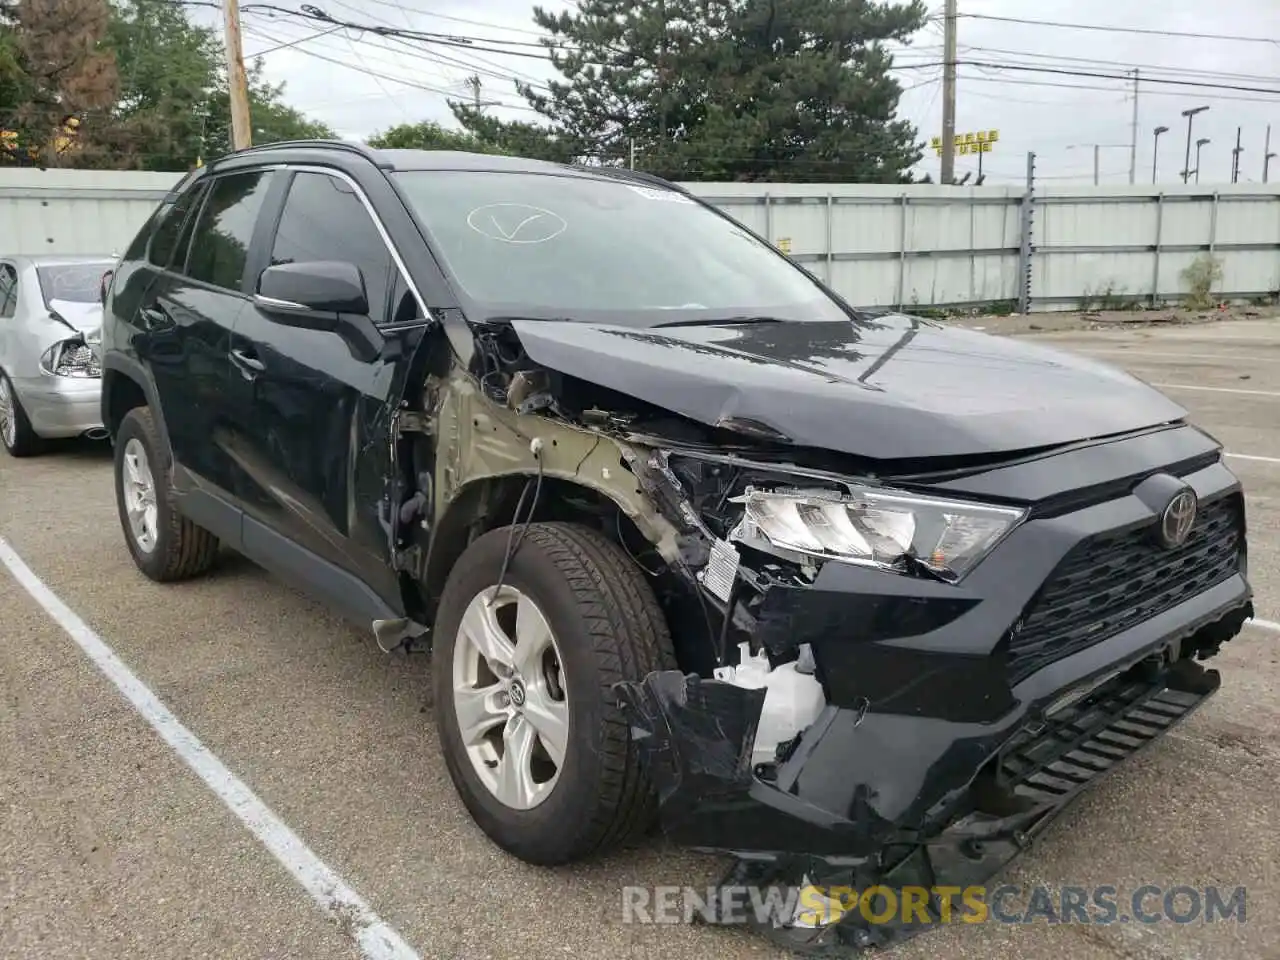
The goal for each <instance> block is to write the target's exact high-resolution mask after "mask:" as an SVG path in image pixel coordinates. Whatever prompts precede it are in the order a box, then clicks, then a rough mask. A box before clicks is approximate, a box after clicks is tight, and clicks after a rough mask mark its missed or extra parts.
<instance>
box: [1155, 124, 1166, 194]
mask: <svg viewBox="0 0 1280 960" xmlns="http://www.w3.org/2000/svg"><path fill="white" fill-rule="evenodd" d="M1168 132H1169V128H1168V127H1156V130H1155V134H1156V135H1155V139H1154V140H1153V141H1152V144H1151V182H1152V183H1155V182H1156V158H1157V157H1158V156H1159V154H1160V134H1162V133H1168Z"/></svg>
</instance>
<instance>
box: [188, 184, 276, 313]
mask: <svg viewBox="0 0 1280 960" xmlns="http://www.w3.org/2000/svg"><path fill="white" fill-rule="evenodd" d="M270 183H271V174H270V173H269V172H268V171H254V172H252V173H234V174H230V175H229V176H225V177H219V178H218V179H216V180H215V181H213V185H212V187H211V188H210V191H209V199H208V201H206V203H205V205H204V208H203V209H202V210H201V211H200V220H199V221H198V222H197V223H196V227H195V232H194V233H193V234H192V237H191V253H190V254H189V256H188V257H187V269H186V274H187V276H189V277H190V278H191V279H192V280H202V281H204V282H205V283H212V284H214V285H215V286H219V287H224V288H226V289H228V290H239V289H240V288H241V285H242V283H243V281H244V269H245V264H246V262H247V261H248V259H249V243H250V241H252V240H253V230H254V227H255V226H256V225H257V222H258V213H259V212H260V211H261V210H262V203H263V201H264V200H265V199H266V196H267V190H268V188H269V186H270Z"/></svg>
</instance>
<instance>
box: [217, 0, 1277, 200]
mask: <svg viewBox="0 0 1280 960" xmlns="http://www.w3.org/2000/svg"><path fill="white" fill-rule="evenodd" d="M274 2H275V3H276V4H277V5H279V6H281V7H287V8H289V9H297V8H298V7H299V6H300V3H299V2H298V0H274ZM242 3H245V4H250V3H251V0H242ZM314 6H316V7H318V8H319V9H321V10H323V11H325V12H326V13H327V14H329V15H330V16H332V17H334V18H336V19H346V20H351V21H356V22H360V23H371V24H380V25H385V26H390V27H397V28H404V29H414V30H420V31H428V32H432V33H439V34H447V35H451V36H455V37H462V38H470V39H471V40H472V41H473V45H474V46H482V47H483V46H488V47H490V48H492V47H494V46H495V45H494V44H493V42H492V41H495V40H497V41H505V42H506V43H504V44H502V45H501V46H502V47H503V48H504V49H508V50H511V51H512V52H513V54H515V53H519V54H525V55H522V56H520V55H505V54H502V53H495V52H492V49H490V50H485V51H483V52H481V51H476V50H471V49H466V48H462V47H458V46H438V45H431V44H425V43H417V42H412V41H403V40H400V41H397V40H392V39H388V38H383V37H377V36H373V35H370V34H367V33H366V34H361V33H358V32H353V31H339V32H335V33H330V34H328V35H326V36H322V37H318V38H315V39H308V40H305V41H303V42H301V43H298V44H297V45H295V46H292V47H288V48H284V49H277V50H274V51H272V52H268V53H267V54H266V55H265V58H264V62H265V64H266V69H267V74H268V76H269V77H271V78H272V79H273V80H277V81H285V82H286V83H287V85H288V86H287V91H286V97H287V99H288V101H289V102H290V103H291V104H292V105H294V106H296V107H298V108H299V109H301V110H303V111H305V112H306V113H308V114H310V115H312V116H314V117H317V118H319V119H321V120H324V121H325V122H327V123H328V124H330V125H331V126H332V127H333V128H334V129H336V130H337V131H338V132H339V133H340V134H341V135H343V136H344V137H349V138H354V139H360V138H363V137H365V136H367V135H368V134H370V133H372V132H374V131H377V130H381V129H385V128H386V127H389V126H392V125H394V124H398V123H405V122H416V121H419V120H426V119H430V120H437V121H440V122H442V123H445V124H449V125H452V116H451V114H450V113H449V110H448V107H447V106H446V102H445V101H446V98H447V97H449V96H452V97H454V98H469V97H470V96H471V88H470V87H469V86H468V85H467V82H466V81H467V78H468V76H470V75H471V74H472V73H473V72H476V71H482V72H481V80H482V81H483V86H482V88H481V96H482V98H483V99H484V100H485V101H496V102H498V103H499V104H505V105H507V106H498V105H495V106H490V107H488V108H487V109H489V110H492V111H494V112H495V113H496V114H497V115H500V116H503V117H507V118H512V119H515V118H523V119H529V118H533V117H534V116H535V115H534V114H532V113H530V112H529V111H528V108H527V107H526V108H524V109H520V105H521V104H522V103H523V101H522V100H521V98H520V97H519V96H518V95H517V94H516V93H515V91H514V88H513V84H512V80H511V78H512V77H514V76H520V77H522V78H524V79H531V80H539V79H541V80H545V79H546V78H547V77H548V76H554V73H553V71H551V68H550V64H548V63H546V61H544V60H541V59H539V56H538V54H539V50H538V48H537V47H536V46H533V44H535V43H536V40H537V36H538V34H537V28H536V27H535V25H534V24H533V21H532V17H531V10H532V3H530V2H529V0H483V2H474V0H473V2H470V3H468V2H466V0H315V2H314ZM544 6H546V7H548V8H549V9H553V10H554V9H560V8H565V7H571V6H572V4H571V3H569V2H567V0H545V2H544ZM941 7H942V0H931V9H936V10H937V11H940V10H941ZM960 12H961V15H962V16H961V19H960V21H959V44H960V47H959V59H960V61H961V63H962V64H963V63H964V61H966V60H969V61H979V62H981V63H986V64H990V63H996V62H1003V63H1006V64H1008V63H1010V62H1017V63H1019V64H1023V65H1037V66H1044V67H1047V68H1051V69H1054V70H1066V71H1077V72H1083V73H1105V74H1111V75H1114V74H1117V73H1123V72H1125V71H1130V70H1132V69H1133V68H1134V67H1138V68H1139V69H1140V71H1141V74H1142V75H1143V77H1144V79H1143V80H1142V82H1141V83H1140V86H1139V100H1138V108H1139V110H1138V138H1137V139H1138V155H1137V180H1138V182H1140V183H1147V182H1150V180H1151V165H1152V139H1153V138H1152V131H1153V128H1154V127H1156V126H1157V125H1163V126H1167V127H1169V128H1170V132H1169V133H1168V134H1165V135H1164V136H1162V137H1161V138H1160V152H1159V157H1158V159H1159V170H1160V179H1162V180H1173V179H1175V178H1177V177H1178V176H1179V172H1180V171H1181V170H1182V167H1183V156H1184V149H1185V145H1186V120H1185V119H1184V118H1183V117H1182V116H1181V112H1182V111H1183V110H1184V109H1187V108H1189V107H1198V106H1202V105H1208V106H1209V107H1210V109H1209V110H1208V111H1207V112H1206V113H1202V114H1200V115H1199V116H1197V117H1196V118H1195V121H1194V123H1195V126H1194V130H1193V140H1194V139H1200V138H1201V137H1208V138H1209V139H1210V140H1211V143H1210V144H1208V145H1207V146H1205V147H1204V150H1203V153H1202V163H1201V182H1211V181H1217V182H1228V181H1229V180H1230V173H1231V148H1232V147H1234V146H1235V138H1236V127H1237V126H1239V127H1242V128H1243V132H1242V140H1241V143H1242V146H1243V148H1244V152H1243V154H1242V155H1241V180H1242V181H1260V180H1261V175H1262V158H1263V153H1264V151H1263V141H1264V135H1265V130H1266V126H1267V124H1268V123H1271V124H1273V131H1272V150H1274V151H1276V152H1280V0H1207V2H1206V0H1162V2H1160V3H1151V2H1149V0H1147V2H1143V0H1036V2H1035V3H1027V2H1026V0H960ZM201 13H212V11H201ZM965 14H982V15H987V16H998V17H1015V18H1033V19H1036V20H1056V21H1063V22H1067V23H1089V24H1096V25H1100V26H1110V27H1133V28H1141V29H1147V30H1163V31H1175V32H1185V33H1199V34H1228V35H1234V36H1238V37H1248V38H1258V39H1260V40H1270V41H1271V42H1246V41H1242V40H1234V41H1228V40H1213V39H1188V38H1181V37H1179V38H1173V37H1163V36H1154V35H1141V34H1131V33H1119V32H1104V31H1084V30H1071V29H1059V28H1051V27H1047V26H1031V25H1024V24H1017V23H1007V22H999V21H992V20H982V19H975V18H971V17H966V16H964V15H965ZM214 16H215V17H216V14H215V15H214ZM201 19H206V20H207V19H209V18H207V17H201ZM323 29H324V27H323V25H322V24H317V23H313V22H307V21H304V20H300V19H298V18H291V17H286V16H282V15H279V14H275V15H268V14H267V13H266V12H264V11H262V10H253V9H252V8H251V7H250V9H247V10H246V11H245V13H244V48H245V53H246V55H247V56H250V57H251V56H253V55H254V54H257V53H258V52H260V51H270V50H271V48H273V47H277V46H279V45H280V44H283V43H288V42H293V41H298V40H300V39H302V38H307V37H311V36H313V35H314V34H316V33H318V32H319V31H321V30H323ZM486 41H488V42H486ZM521 44H528V46H521ZM941 58H942V24H941V23H940V22H933V23H930V24H929V25H928V26H927V27H926V28H925V30H924V31H922V32H921V33H920V34H918V35H917V36H916V37H915V38H913V41H912V43H911V45H910V47H909V48H907V49H906V50H904V51H903V52H902V53H901V54H900V55H899V56H898V63H899V64H900V65H901V67H902V69H901V70H900V72H899V73H898V76H899V77H900V79H901V81H902V84H903V86H904V87H905V88H908V89H907V91H906V93H905V94H904V96H903V99H902V104H901V114H902V115H903V116H905V117H907V118H909V119H910V120H911V121H912V122H913V123H914V124H916V126H917V127H918V128H919V131H920V136H921V138H922V139H924V140H925V141H926V142H927V141H928V139H929V138H931V137H933V136H935V135H937V134H938V133H939V132H940V128H941V122H942V90H941V88H942V83H941V76H942V69H941V67H940V66H938V61H940V60H941ZM361 71H364V72H361ZM371 74H380V75H381V76H373V75H371ZM959 77H960V79H959V83H958V87H957V90H958V94H957V120H956V129H957V131H959V132H965V131H976V130H989V129H998V130H999V131H1000V139H999V142H998V144H997V146H996V147H995V150H994V152H992V153H988V154H986V155H985V157H984V159H983V164H984V169H985V170H986V172H987V174H988V182H993V183H994V182H1015V181H1020V180H1021V179H1022V177H1023V175H1024V170H1025V165H1026V153H1027V151H1028V150H1035V151H1036V153H1037V172H1038V174H1039V175H1040V176H1042V177H1045V178H1054V179H1055V181H1057V182H1061V183H1064V184H1068V183H1073V182H1074V183H1088V182H1090V181H1091V180H1092V177H1093V147H1092V145H1093V144H1095V143H1097V144H1103V145H1104V147H1103V149H1101V151H1100V153H1099V157H1100V170H1101V180H1102V182H1103V183H1116V184H1119V183H1125V182H1127V181H1128V178H1129V150H1128V145H1129V143H1130V140H1131V130H1132V120H1133V97H1132V83H1124V82H1122V81H1118V80H1112V79H1102V78H1097V77H1090V76H1075V75H1070V74H1061V73H1059V74H1055V73H1033V72H1027V71H1023V70H1019V71H1009V70H998V69H994V68H992V67H989V66H976V65H962V66H961V67H960V70H959ZM1161 79H1162V80H1178V81H1181V82H1182V83H1189V82H1192V81H1194V82H1200V83H1206V84H1213V85H1217V86H1218V87H1223V86H1225V87H1245V88H1253V90H1234V89H1219V88H1214V87H1204V88H1201V87H1194V86H1183V85H1174V84H1162V83H1159V82H1156V81H1158V80H1161ZM1258 90H1275V91H1277V92H1276V93H1274V94H1270V95H1268V94H1267V93H1263V92H1257V91H1258ZM1192 153H1193V158H1192V166H1193V168H1194V165H1195V160H1194V147H1193V148H1192ZM956 164H957V170H958V171H959V172H961V173H963V172H964V171H966V170H969V169H971V168H973V169H976V166H977V158H976V157H970V156H960V157H957V158H956ZM921 169H922V170H927V171H931V172H933V174H934V175H935V177H936V175H937V170H938V160H937V158H936V156H935V155H934V154H933V152H932V150H930V149H927V148H926V155H925V160H924V161H923V162H922V164H921ZM1271 169H1272V180H1273V181H1274V180H1278V179H1280V158H1277V160H1273V161H1272V165H1271Z"/></svg>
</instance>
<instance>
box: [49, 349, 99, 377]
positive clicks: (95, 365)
mask: <svg viewBox="0 0 1280 960" xmlns="http://www.w3.org/2000/svg"><path fill="white" fill-rule="evenodd" d="M40 369H41V370H42V371H44V372H45V373H47V374H48V375H49V376H51V377H80V378H92V377H101V376H102V366H101V364H100V363H99V362H98V357H97V353H96V351H95V350H94V349H93V347H92V346H90V345H89V344H87V343H85V342H84V341H83V340H62V341H60V342H58V343H55V344H54V345H53V346H52V347H50V348H49V349H48V350H46V351H45V352H44V354H43V355H42V356H41V357H40Z"/></svg>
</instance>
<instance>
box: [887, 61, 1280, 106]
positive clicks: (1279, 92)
mask: <svg viewBox="0 0 1280 960" xmlns="http://www.w3.org/2000/svg"><path fill="white" fill-rule="evenodd" d="M956 63H957V65H958V66H962V67H966V66H967V67H988V68H990V69H992V70H1015V71H1022V72H1026V73H1050V74H1058V75H1061V76H1067V77H1093V78H1094V79H1096V80H1119V81H1122V82H1132V80H1133V78H1132V77H1129V76H1125V75H1124V74H1123V73H1102V72H1099V71H1096V70H1068V69H1066V68H1063V67H1036V66H1032V65H1030V64H1009V63H992V62H990V61H986V60H957V61H956ZM939 65H940V64H938V63H907V64H901V65H895V66H894V67H893V69H895V70H918V69H921V68H924V67H936V66H939ZM1147 82H1150V83H1159V84H1163V85H1165V86H1174V87H1195V88H1198V89H1203V90H1234V91H1237V92H1240V93H1267V94H1271V95H1273V96H1275V97H1280V88H1276V87H1246V86H1243V85H1240V84H1230V83H1204V82H1201V81H1198V80H1170V79H1167V78H1164V77H1152V78H1150V80H1149V81H1147Z"/></svg>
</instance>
